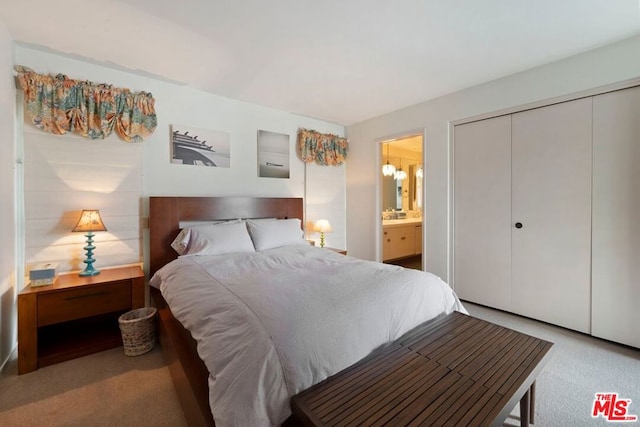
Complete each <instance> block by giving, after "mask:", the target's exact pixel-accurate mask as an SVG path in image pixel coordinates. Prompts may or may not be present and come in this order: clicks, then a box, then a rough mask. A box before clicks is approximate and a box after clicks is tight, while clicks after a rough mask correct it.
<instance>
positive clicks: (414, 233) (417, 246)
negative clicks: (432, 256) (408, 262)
mask: <svg viewBox="0 0 640 427" xmlns="http://www.w3.org/2000/svg"><path fill="white" fill-rule="evenodd" d="M420 253H422V223H416V222H413V223H409V224H402V223H400V224H393V225H384V226H383V227H382V259H383V261H388V260H393V259H399V258H406V257H410V256H413V255H419V254H420Z"/></svg>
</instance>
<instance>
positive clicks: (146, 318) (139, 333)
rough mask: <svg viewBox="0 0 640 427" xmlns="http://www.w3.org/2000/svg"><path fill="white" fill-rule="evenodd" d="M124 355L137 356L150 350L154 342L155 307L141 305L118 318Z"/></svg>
mask: <svg viewBox="0 0 640 427" xmlns="http://www.w3.org/2000/svg"><path fill="white" fill-rule="evenodd" d="M118 323H119V324H120V332H122V344H123V346H124V354H125V355H126V356H139V355H141V354H144V353H146V352H148V351H151V349H152V348H153V346H154V345H155V343H156V309H155V308H153V307H143V308H138V309H135V310H131V311H128V312H126V313H124V314H123V315H122V316H120V317H119V318H118Z"/></svg>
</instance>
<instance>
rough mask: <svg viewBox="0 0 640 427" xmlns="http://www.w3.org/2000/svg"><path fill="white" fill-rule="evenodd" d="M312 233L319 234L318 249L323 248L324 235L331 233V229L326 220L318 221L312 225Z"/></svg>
mask: <svg viewBox="0 0 640 427" xmlns="http://www.w3.org/2000/svg"><path fill="white" fill-rule="evenodd" d="M313 231H316V232H318V233H320V247H321V248H324V233H331V232H332V231H333V228H332V227H331V224H329V221H328V220H326V219H319V220H317V221H316V222H315V223H314V224H313Z"/></svg>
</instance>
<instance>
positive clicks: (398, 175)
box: [394, 159, 407, 181]
mask: <svg viewBox="0 0 640 427" xmlns="http://www.w3.org/2000/svg"><path fill="white" fill-rule="evenodd" d="M394 177H395V179H396V181H402V180H403V179H406V178H407V173H406V172H405V171H403V170H402V159H400V167H399V168H398V170H397V171H396V173H395V174H394Z"/></svg>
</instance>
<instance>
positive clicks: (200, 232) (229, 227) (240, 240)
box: [185, 222, 255, 255]
mask: <svg viewBox="0 0 640 427" xmlns="http://www.w3.org/2000/svg"><path fill="white" fill-rule="evenodd" d="M236 252H255V249H254V248H253V243H252V242H251V237H250V236H249V233H248V232H247V226H246V225H245V224H244V223H242V222H232V223H224V224H216V225H204V226H202V227H194V228H192V229H191V238H190V240H189V247H188V248H187V252H186V254H185V255H224V254H231V253H236Z"/></svg>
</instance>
